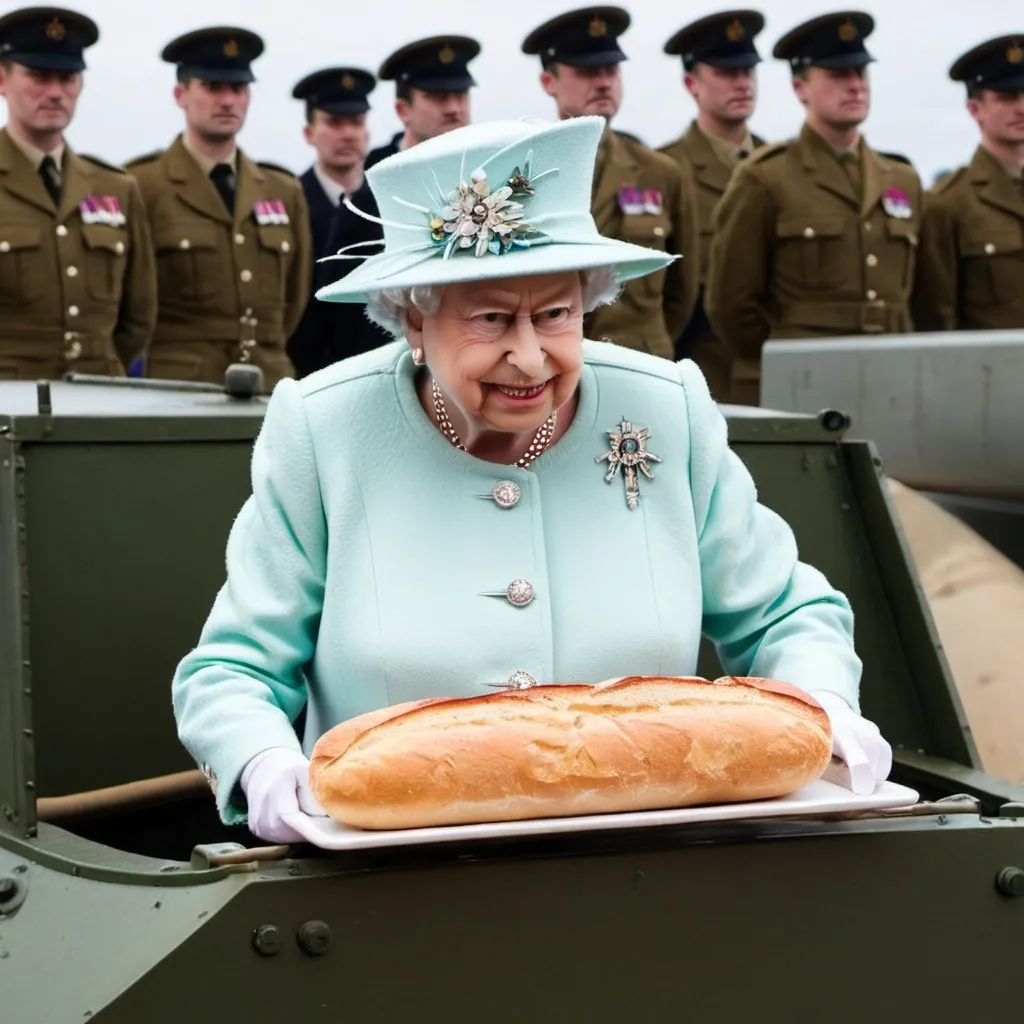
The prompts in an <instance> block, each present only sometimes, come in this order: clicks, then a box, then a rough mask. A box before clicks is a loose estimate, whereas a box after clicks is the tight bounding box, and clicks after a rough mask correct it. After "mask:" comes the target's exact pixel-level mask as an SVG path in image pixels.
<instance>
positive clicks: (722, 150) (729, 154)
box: [697, 125, 754, 167]
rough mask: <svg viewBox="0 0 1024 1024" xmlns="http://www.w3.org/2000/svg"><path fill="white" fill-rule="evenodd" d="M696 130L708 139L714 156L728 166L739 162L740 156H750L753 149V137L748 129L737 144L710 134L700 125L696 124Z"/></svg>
mask: <svg viewBox="0 0 1024 1024" xmlns="http://www.w3.org/2000/svg"><path fill="white" fill-rule="evenodd" d="M697 130H698V131H699V132H700V133H701V135H703V136H704V138H706V139H707V140H708V143H709V144H710V146H711V148H712V150H714V153H715V156H717V157H718V159H719V160H721V161H722V163H724V164H726V165H727V166H729V167H734V166H735V165H736V164H738V163H739V161H740V159H741V157H743V156H750V154H751V153H752V152H753V151H754V139H753V137H752V136H751V134H750V132H749V131H748V132H747V134H746V136H745V137H744V139H743V141H742V142H741V143H740V144H739V145H737V144H736V143H735V142H729V141H728V140H726V139H720V138H718V136H717V135H711V134H710V133H709V132H706V131H704V129H703V128H701V126H700V125H697Z"/></svg>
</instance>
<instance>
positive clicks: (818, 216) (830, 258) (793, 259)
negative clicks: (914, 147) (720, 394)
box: [705, 16, 923, 405]
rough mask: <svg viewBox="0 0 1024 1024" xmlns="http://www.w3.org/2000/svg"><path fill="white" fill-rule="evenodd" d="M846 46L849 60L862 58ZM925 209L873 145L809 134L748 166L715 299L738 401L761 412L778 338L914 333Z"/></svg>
mask: <svg viewBox="0 0 1024 1024" xmlns="http://www.w3.org/2000/svg"><path fill="white" fill-rule="evenodd" d="M864 17H866V16H864ZM818 20H819V19H816V21H818ZM868 31H870V28H868ZM863 34H866V32H864V33H863ZM834 38H837V39H838V40H839V41H841V42H843V43H844V47H846V48H844V50H843V53H842V56H843V57H844V58H845V59H849V60H853V59H855V58H857V56H858V55H857V52H856V50H855V49H854V48H853V46H852V45H847V41H845V40H843V37H842V36H836V37H834ZM860 38H861V35H860V34H858V36H857V37H856V41H857V42H859V41H860ZM780 43H781V41H780ZM778 47H779V44H777V45H776V50H778ZM860 52H861V53H862V54H866V51H864V50H863V44H862V43H861V44H860ZM777 55H779V54H778V53H777ZM811 59H813V60H815V61H816V62H817V61H818V60H821V59H828V58H827V57H826V58H822V57H819V56H814V55H812V57H811ZM867 59H870V58H867ZM801 62H803V61H802V59H801ZM822 66H829V65H822ZM845 66H848V67H849V66H856V65H854V64H846V65H845ZM922 204H923V189H922V186H921V181H920V179H919V177H918V175H917V173H916V172H915V171H914V169H913V168H912V167H911V166H909V165H908V164H907V163H906V162H905V161H904V160H903V159H901V158H895V157H890V156H886V155H885V154H882V153H879V152H877V151H875V150H873V149H871V147H869V146H868V145H867V144H866V143H865V142H864V141H863V139H861V140H860V141H859V143H858V145H857V148H856V149H854V150H852V151H850V152H847V153H838V152H837V151H836V150H835V149H834V148H833V147H832V146H831V145H830V144H829V143H828V142H827V141H826V140H825V139H824V138H823V137H822V136H821V135H819V134H818V133H817V132H816V131H814V130H813V129H812V128H810V127H809V126H807V125H805V126H804V128H803V129H802V131H801V132H800V135H799V137H798V138H796V139H791V140H789V141H786V142H780V143H774V144H771V145H768V146H764V147H762V148H761V149H759V150H757V151H756V152H755V153H754V154H752V155H751V156H750V157H749V158H748V159H747V160H746V161H745V162H744V163H743V164H741V165H740V167H739V168H738V169H737V171H736V173H735V175H734V176H733V178H732V181H731V182H730V183H729V187H728V188H727V189H726V192H725V195H724V196H723V197H722V199H721V201H720V203H719V205H718V207H717V208H716V210H715V215H714V219H713V237H712V241H711V255H710V259H709V265H708V282H707V291H706V296H705V298H706V308H707V313H708V316H709V318H710V320H711V324H712V326H713V328H714V330H715V333H716V334H717V335H718V336H719V337H720V338H722V339H723V340H724V341H725V342H726V343H727V344H728V345H729V347H730V349H731V350H732V352H733V354H734V356H735V357H736V362H735V363H734V365H733V389H732V400H733V401H734V402H741V403H746V404H752V405H756V404H758V402H759V400H760V399H759V393H760V377H761V369H760V362H761V346H762V345H763V344H764V342H765V341H766V340H768V339H769V338H810V337H823V336H828V335H834V336H842V335H849V334H876V333H877V334H882V333H884V334H890V333H901V332H905V331H908V330H911V327H912V325H911V320H910V312H909V301H910V294H911V290H912V287H913V282H914V273H915V265H916V257H917V248H918V239H919V234H920V230H921V214H922Z"/></svg>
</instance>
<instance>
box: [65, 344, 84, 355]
mask: <svg viewBox="0 0 1024 1024" xmlns="http://www.w3.org/2000/svg"><path fill="white" fill-rule="evenodd" d="M81 354H82V343H81V342H80V341H73V342H72V343H71V344H70V345H69V346H68V350H67V352H65V353H64V358H65V359H77V358H78V357H79V356H80V355H81Z"/></svg>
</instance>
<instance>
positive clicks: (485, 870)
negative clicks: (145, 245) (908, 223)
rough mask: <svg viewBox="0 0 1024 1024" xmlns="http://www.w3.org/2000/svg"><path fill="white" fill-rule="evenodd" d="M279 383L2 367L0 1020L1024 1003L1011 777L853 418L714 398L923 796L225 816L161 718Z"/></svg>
mask: <svg viewBox="0 0 1024 1024" xmlns="http://www.w3.org/2000/svg"><path fill="white" fill-rule="evenodd" d="M243 390H244V389H243ZM264 407H265V406H264V401H263V400H262V399H260V398H246V397H245V396H244V394H243V393H242V392H239V393H238V394H236V395H234V396H230V395H227V394H224V393H223V392H221V391H220V390H218V389H216V388H203V387H198V386H197V387H191V388H190V387H188V386H173V387H167V386H165V387H158V386H153V385H146V384H137V385H133V384H127V383H125V384H114V383H110V384H99V383H91V382H54V383H52V384H42V385H38V386H37V385H35V384H31V383H11V384H0V1019H2V1020H3V1021H4V1022H5V1024H7V1022H11V1024H50V1022H60V1024H63V1022H76V1021H79V1022H80V1021H90V1022H99V1024H171V1022H174V1024H180V1022H182V1021H189V1022H190V1024H213V1022H216V1024H224V1022H232V1024H234V1022H246V1024H262V1022H277V1021H296V1022H302V1024H312V1022H316V1021H332V1022H335V1021H343V1020H351V1021H359V1022H362V1021H445V1022H450V1021H473V1022H477V1021H488V1022H504V1021H509V1022H516V1024H522V1022H524V1021H533V1020H538V1021H547V1020H560V1021H563V1020H564V1021H588V1022H605V1021H607V1022H616V1024H619V1022H622V1021H670V1020H693V1021H716V1022H720V1021H727V1022H747V1021H755V1020H757V1021H760V1020H771V1021H775V1020H779V1021H787V1022H798V1021H799V1022H802V1021H810V1020H827V1021H829V1022H831V1024H845V1022H850V1024H863V1022H864V1021H866V1020H869V1019H872V1018H874V1019H879V1020H884V1021H895V1020H907V1021H928V1022H929V1024H936V1022H947V1021H948V1022H953V1021H956V1022H961V1021H968V1020H983V1021H985V1022H986V1024H990V1022H1001V1021H1006V1022H1010V1021H1019V1020H1020V1019H1021V1013H1022V1007H1021V995H1020V983H1019V973H1018V972H1019V970H1020V963H1021V951H1022V950H1024V787H1021V786H1016V785H1012V784H1010V783H1008V782H1005V781H1002V780H1000V779H997V778H993V777H991V776H987V775H985V774H983V773H981V772H980V771H979V770H978V769H977V764H978V760H977V755H976V751H975V748H974V744H973V743H972V739H971V736H970V734H969V731H968V729H967V728H966V726H965V720H964V716H963V712H962V709H961V707H960V706H959V703H958V701H957V699H956V696H955V691H954V688H953V686H952V683H951V680H950V676H949V672H948V668H947V665H946V663H945V661H944V658H943V655H942V652H941V650H940V648H939V646H938V644H937V642H936V636H935V631H934V629H933V626H932V623H931V621H930V619H929V617H928V615H927V613H926V611H925V605H924V603H923V599H922V595H921V593H920V591H919V588H918V586H917V583H916V581H915V578H914V576H913V574H912V572H911V570H910V569H909V567H908V565H909V563H908V556H907V551H906V548H905V546H904V542H903V539H902V537H901V534H900V532H899V530H898V528H897V527H896V525H895V520H894V515H893V511H892V509H891V507H890V505H889V499H888V496H887V492H886V490H885V489H884V487H883V486H882V472H883V471H882V466H881V464H880V461H879V459H878V458H877V455H876V452H875V450H874V449H873V447H872V446H871V445H870V444H869V443H867V442H864V441H855V440H850V439H848V438H846V437H844V435H843V426H844V417H843V416H842V415H838V414H833V413H826V414H823V415H821V416H809V415H797V414H776V413H768V412H766V411H764V410H757V409H739V408H729V409H726V410H725V411H726V414H727V416H728V418H729V421H730V432H731V439H732V444H733V447H734V449H735V451H736V452H737V453H738V454H739V456H740V457H741V458H742V459H743V460H744V461H745V463H746V464H747V466H748V467H749V469H750V470H751V472H752V473H753V476H754V478H755V480H756V482H757V484H758V486H759V489H760V494H761V500H762V501H763V502H764V503H765V504H767V505H768V506H770V507H773V508H774V509H776V510H777V511H778V512H779V513H781V514H782V515H783V516H785V517H786V518H787V519H788V521H789V522H790V523H791V525H792V526H793V528H794V530H795V532H796V535H797V538H798V541H799V543H800V548H801V555H802V557H803V558H804V560H806V561H808V562H810V563H812V564H814V565H816V566H818V567H819V568H820V569H821V570H822V571H824V572H825V573H826V574H827V576H828V577H829V579H830V580H831V582H833V583H834V584H835V585H836V586H838V587H839V588H841V589H842V590H843V591H845V592H846V594H847V595H848V596H849V598H850V600H851V602H852V604H853V607H854V610H855V613H856V621H857V644H858V648H859V652H860V655H861V657H862V659H863V661H864V665H865V674H864V680H863V687H862V693H863V705H864V713H865V715H867V716H868V717H869V718H871V719H872V720H874V721H875V722H877V723H878V724H879V726H880V727H881V728H882V731H883V733H884V734H885V736H886V737H887V738H888V739H889V740H890V742H892V743H893V745H894V748H895V751H896V764H895V767H894V770H893V775H892V780H893V781H894V782H895V783H897V784H900V785H902V786H906V787H909V788H910V789H912V790H913V791H914V792H915V793H916V794H917V799H916V802H915V801H913V800H912V801H911V802H910V803H909V804H904V805H901V806H893V807H888V808H875V809H871V810H865V811H845V812H831V813H804V814H796V813H789V814H781V815H780V814H778V813H773V812H772V808H771V802H766V804H765V805H764V806H763V807H762V808H760V809H758V810H755V811H754V812H753V813H752V814H751V815H748V816H746V817H743V818H740V819H731V820H725V821H712V820H704V821H694V822H692V823H689V824H672V825H651V826H646V827H610V826H607V825H605V826H601V827H597V828H592V829H583V830H578V831H575V832H564V833H560V834H552V833H545V832H544V831H543V830H540V831H539V832H537V833H535V834H530V835H525V834H506V835H503V836H498V837H495V838H486V839H485V838H480V837H474V838H463V839H459V838H450V839H449V840H448V841H446V842H417V841H416V839H415V837H412V838H411V840H410V841H409V842H407V843H405V844H403V845H384V846H379V845H378V846H372V845H371V846H365V847H358V848H357V847H353V848H349V849H345V850H341V851H337V852H327V851H325V850H322V849H319V848H317V847H314V846H311V845H305V844H300V845H296V846H293V847H290V848H288V847H279V846H266V845H261V844H260V843H259V842H258V841H257V840H255V839H254V838H253V837H252V836H251V834H250V833H249V832H248V831H247V830H246V829H244V828H237V827H236V828H226V827H224V826H222V825H221V824H220V823H219V822H218V821H217V819H216V817H215V814H214V809H213V801H212V799H211V797H210V793H209V790H208V788H207V787H206V785H205V782H204V780H203V779H202V777H201V776H200V775H199V774H198V773H197V772H196V771H195V770H194V766H193V765H192V764H191V763H190V761H189V759H188V757H187V755H186V754H185V752H184V750H183V749H182V748H181V746H180V745H179V743H178V741H177V738H176V734H175V727H174V721H173V717H172V713H171V704H170V680H171V676H172V673H173V671H174V667H175V665H176V664H177V662H178V660H179V659H180V658H181V656H182V655H183V653H185V652H186V651H187V650H188V649H190V647H191V646H192V645H193V644H194V643H195V640H196V638H197V637H198V634H199V630H200V628H201V626H202V623H203V621H204V620H205V617H206V615H207V613H208V611H209V608H210V604H211V601H212V598H213V596H214V594H215V592H216V590H217V588H218V587H219V586H220V584H221V582H222V579H223V567H224V543H225V539H226V537H227V532H228V529H229V527H230V525H231V523H232V521H233V518H234V516H235V514H236V513H237V511H238V509H239V507H240V505H241V503H242V502H243V500H244V499H245V497H246V496H247V495H248V493H249V477H248V473H249V458H250V452H251V447H252V442H253V439H254V437H255V436H256V433H257V431H258V430H259V427H260V422H261V416H262V413H263V410H264ZM699 671H700V673H701V674H703V675H704V676H706V677H709V678H714V677H715V676H716V675H718V674H719V670H718V666H717V665H716V664H715V660H714V654H713V652H712V651H711V649H710V648H708V649H706V650H705V651H704V654H703V659H702V663H701V665H700V666H699Z"/></svg>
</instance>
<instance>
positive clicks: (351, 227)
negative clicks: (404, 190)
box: [317, 36, 480, 355]
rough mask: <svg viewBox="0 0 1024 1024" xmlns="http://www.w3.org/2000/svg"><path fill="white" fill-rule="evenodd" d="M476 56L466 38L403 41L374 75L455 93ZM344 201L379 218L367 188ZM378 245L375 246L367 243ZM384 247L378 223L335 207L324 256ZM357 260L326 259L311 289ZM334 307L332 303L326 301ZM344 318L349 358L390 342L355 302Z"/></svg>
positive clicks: (370, 160)
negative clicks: (347, 319)
mask: <svg viewBox="0 0 1024 1024" xmlns="http://www.w3.org/2000/svg"><path fill="white" fill-rule="evenodd" d="M479 53H480V44H479V43H478V42H477V41H476V40H475V39H471V38H469V37H468V36H432V37H430V38H429V39H418V40H416V41H415V42H412V43H407V44H406V45H405V46H402V47H401V48H399V49H398V50H396V51H395V52H394V53H392V54H391V55H390V56H388V57H387V58H386V59H385V60H384V61H383V62H382V63H381V66H380V68H379V69H378V71H377V77H378V78H379V79H381V80H383V81H393V82H399V83H401V85H402V86H403V87H406V88H414V89H420V90H421V91H423V92H461V91H463V90H467V89H471V88H473V87H474V86H475V85H476V82H475V80H474V79H473V76H472V75H471V74H470V72H469V63H470V61H472V60H473V59H474V58H475V57H477V56H478V54H479ZM404 136H405V133H404V131H403V132H398V133H397V134H396V135H395V136H394V137H393V138H392V139H391V141H390V142H389V143H387V144H386V145H384V146H378V147H377V148H376V149H373V150H371V151H370V153H369V155H368V156H367V158H366V164H365V167H366V169H367V170H369V169H370V168H371V167H373V165H374V164H376V163H379V162H380V161H381V160H384V159H385V158H387V157H389V156H392V155H394V154H395V153H397V152H398V151H399V150H400V149H401V143H402V139H403V138H404ZM349 202H350V203H351V204H352V205H353V206H355V207H356V209H358V210H361V211H362V212H363V213H365V214H368V215H369V216H370V217H379V216H380V211H379V210H378V208H377V200H376V199H374V197H373V192H372V191H371V190H370V186H369V184H368V183H367V182H366V181H364V182H363V184H362V186H361V187H360V188H358V189H357V190H356V191H355V192H353V193H352V195H351V196H349ZM371 242H379V243H380V245H371V244H368V243H371ZM383 245H384V232H383V230H382V229H381V227H380V225H379V224H374V223H373V221H372V220H367V219H366V218H365V217H360V216H359V215H358V214H355V213H353V212H352V211H351V210H349V209H346V208H345V207H344V206H342V207H340V208H339V209H338V212H337V214H336V215H335V217H334V222H333V224H332V225H331V230H330V232H329V235H328V240H327V246H326V250H325V251H326V252H328V253H337V252H338V250H339V249H346V250H348V255H350V256H357V255H358V256H373V255H374V254H375V253H378V252H380V251H381V249H382V248H383ZM359 263H360V261H359V260H357V259H345V260H330V261H328V262H327V263H322V264H320V269H319V270H318V278H317V286H318V287H320V286H322V285H324V284H330V283H332V282H333V281H338V280H340V279H341V278H343V277H344V276H345V275H346V274H347V273H348V272H349V271H350V270H354V269H355V268H356V267H357V266H359ZM331 305H334V303H331ZM345 305H346V306H347V307H348V313H347V314H346V315H347V316H348V317H349V319H350V329H349V334H348V336H347V341H346V344H345V348H346V351H347V352H348V354H350V355H355V354H357V353H359V352H368V351H369V350H370V349H373V348H377V347H378V346H379V345H385V344H387V343H388V342H389V341H391V340H392V338H391V335H390V334H388V332H387V331H385V330H384V328H383V327H379V326H378V325H377V324H375V323H373V322H372V321H371V320H368V319H367V317H366V315H365V309H366V307H365V306H363V305H359V304H351V303H347V304H345Z"/></svg>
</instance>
